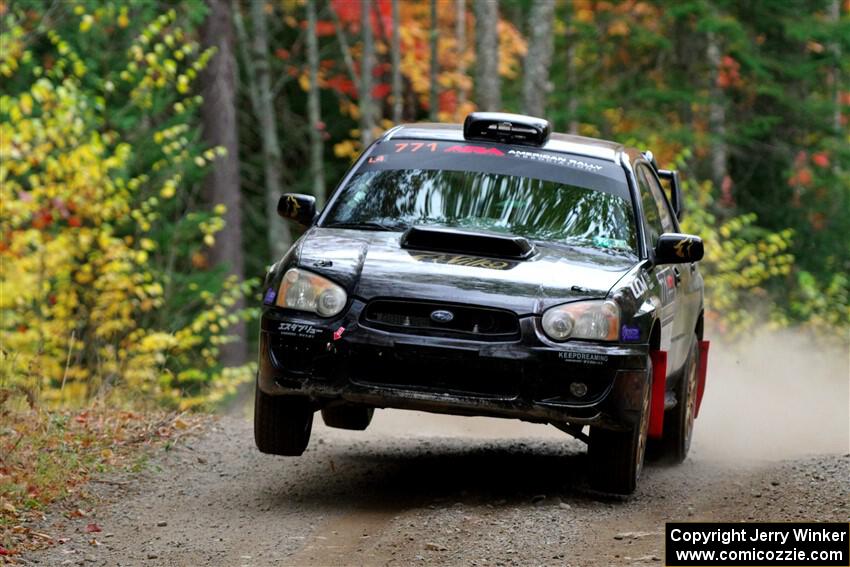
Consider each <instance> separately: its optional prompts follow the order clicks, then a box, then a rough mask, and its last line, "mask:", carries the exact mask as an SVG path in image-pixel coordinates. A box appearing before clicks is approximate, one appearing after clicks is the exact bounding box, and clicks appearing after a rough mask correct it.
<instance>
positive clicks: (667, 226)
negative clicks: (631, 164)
mask: <svg viewBox="0 0 850 567" xmlns="http://www.w3.org/2000/svg"><path fill="white" fill-rule="evenodd" d="M641 170H642V171H643V172H644V174H645V175H646V179H647V182H648V183H649V188H650V190H651V191H652V196H653V197H654V198H655V204H656V205H658V212H659V214H660V215H661V226H662V227H664V232H676V223H675V222H674V221H673V213H672V212H671V211H670V205H668V204H667V197H666V196H665V195H664V189H662V188H661V185H660V184H659V183H658V179H657V178H656V177H655V174H653V173H652V172H651V171H649V170H647V169H646V168H645V167H641Z"/></svg>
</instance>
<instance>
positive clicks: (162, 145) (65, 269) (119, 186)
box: [0, 5, 250, 407]
mask: <svg viewBox="0 0 850 567" xmlns="http://www.w3.org/2000/svg"><path fill="white" fill-rule="evenodd" d="M76 16H77V18H78V19H77V22H78V26H79V27H78V31H77V33H78V34H79V35H92V36H95V37H92V38H91V41H92V42H97V40H98V38H97V37H96V35H95V34H96V33H97V29H95V28H94V27H93V24H92V22H93V21H95V20H97V22H99V25H100V26H107V25H109V26H114V27H115V28H120V27H122V26H126V18H127V15H126V10H125V9H123V8H120V9H119V8H117V7H116V5H108V7H106V8H101V9H98V10H97V11H95V12H94V13H87V12H86V11H85V10H84V9H81V8H78V9H77V11H76ZM18 17H20V15H19V14H15V13H10V14H7V15H6V16H5V22H4V25H5V27H4V33H3V38H2V39H3V42H4V44H6V43H7V42H9V44H10V47H11V48H10V49H8V50H7V49H4V51H3V61H2V62H0V72H2V74H3V75H4V82H6V84H7V85H9V86H11V87H12V89H10V90H11V92H9V91H5V89H4V91H5V94H3V95H2V96H1V97H0V181H2V183H1V184H0V201H2V203H3V215H2V220H0V261H2V273H0V310H2V321H0V325H2V328H0V331H2V335H3V341H2V342H3V344H2V347H3V348H2V353H0V388H2V389H4V390H5V391H16V392H21V393H24V394H25V395H26V396H27V398H29V400H30V402H31V403H35V402H36V401H41V402H44V403H47V404H56V403H60V402H61V403H72V404H73V403H79V402H82V401H85V400H90V399H92V398H96V397H106V396H113V397H115V398H117V399H118V400H122V399H123V400H126V399H128V398H132V399H137V400H138V399H143V400H144V399H147V400H151V401H156V402H163V403H166V404H168V405H173V406H179V407H190V406H193V405H197V404H201V403H205V402H207V401H210V400H213V401H214V400H216V399H220V398H221V397H222V396H224V395H225V394H226V393H227V392H228V391H232V388H233V387H234V385H235V383H236V382H237V381H238V380H239V379H241V378H243V377H244V376H246V375H247V376H250V372H249V371H248V369H242V370H237V369H224V368H220V367H219V365H218V362H217V356H216V355H217V350H218V348H219V346H220V345H221V344H222V343H223V342H224V341H226V340H227V337H226V333H227V327H228V326H229V325H230V324H231V323H232V322H233V321H234V320H235V318H236V317H239V316H242V314H233V313H230V312H229V308H230V307H231V306H232V305H233V304H234V303H235V301H236V298H237V297H238V296H239V295H240V294H242V293H243V291H244V290H245V289H246V288H245V284H240V283H237V282H233V281H225V280H224V278H223V277H222V276H220V275H218V274H217V273H216V272H205V271H204V270H191V263H194V264H196V265H197V264H198V263H199V256H200V257H201V258H202V256H203V253H204V252H203V251H204V249H205V247H207V246H209V245H211V244H212V243H213V242H214V238H215V233H216V231H217V230H218V229H219V228H220V227H221V223H222V221H221V218H220V214H221V213H222V212H223V211H221V210H216V211H209V210H208V211H205V210H203V209H197V208H194V207H192V206H191V201H192V184H193V183H196V182H197V180H198V179H200V177H201V176H202V175H203V174H204V169H205V168H206V166H207V163H208V162H210V161H211V160H214V159H215V158H216V154H217V150H216V149H214V148H209V149H204V148H201V147H199V146H198V145H197V143H196V142H194V141H193V134H192V132H193V130H194V125H193V122H192V116H193V115H194V113H195V112H196V108H197V105H198V103H199V102H200V99H199V97H197V96H195V95H194V94H193V93H192V82H193V79H194V77H195V76H196V75H197V73H198V72H199V71H200V70H201V69H202V68H203V67H204V65H205V63H206V61H207V60H208V58H209V57H210V56H212V53H211V52H202V51H200V49H199V46H198V44H197V43H196V42H194V41H193V40H190V39H189V38H188V37H187V35H186V32H185V30H184V29H183V28H182V27H181V26H180V25H179V23H178V22H177V13H176V12H174V11H171V12H169V13H167V14H163V15H160V16H157V17H156V18H153V19H152V21H150V22H149V23H148V24H147V25H146V26H145V27H144V28H143V29H142V31H141V33H140V34H139V35H138V36H136V37H134V38H130V39H129V40H128V43H129V45H128V49H127V50H126V52H125V53H122V54H121V55H120V58H121V59H122V60H121V61H120V65H119V66H117V67H116V68H115V69H113V70H111V71H110V72H109V73H108V74H106V75H105V76H104V75H99V74H96V73H95V72H94V71H92V70H90V69H89V68H88V66H87V64H86V62H85V58H84V57H83V56H82V55H81V54H80V53H79V52H78V51H77V50H76V49H75V46H74V45H72V44H71V43H70V42H69V41H66V40H65V39H64V38H63V37H62V36H61V35H60V34H59V33H57V32H55V31H53V30H51V31H49V32H48V33H47V34H46V37H45V38H44V41H43V43H41V44H39V48H40V49H39V51H38V52H36V51H34V50H32V49H31V48H30V45H29V42H28V41H27V40H26V39H25V34H24V31H23V30H24V29H25V28H24V24H25V22H24V21H20V20H17V19H16V18H18ZM23 17H24V18H25V17H26V16H25V15H24V16H23ZM98 29H100V28H98ZM15 87H17V89H15ZM142 122H145V123H147V124H148V125H149V126H148V127H147V128H146V129H144V130H139V129H137V128H136V126H138V125H139V124H140V123H142ZM246 372H247V374H246Z"/></svg>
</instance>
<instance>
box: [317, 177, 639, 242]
mask: <svg viewBox="0 0 850 567" xmlns="http://www.w3.org/2000/svg"><path fill="white" fill-rule="evenodd" d="M334 225H338V226H348V227H359V228H365V229H370V228H371V229H385V230H403V229H404V228H406V227H409V226H411V225H419V226H444V227H457V228H468V229H470V230H478V231H491V232H499V233H506V234H513V235H518V236H524V237H527V238H530V239H533V240H543V241H554V242H562V243H566V244H577V245H586V246H593V247H598V248H615V249H624V250H631V251H634V250H635V231H634V222H633V216H632V210H631V207H630V205H629V203H628V202H627V201H626V200H624V199H622V198H621V197H618V196H616V195H613V194H611V193H606V192H601V191H596V190H593V189H587V188H584V187H578V186H574V185H568V184H564V183H556V182H553V181H546V180H540V179H532V178H529V177H519V176H513V175H502V174H493V173H484V172H475V171H448V170H426V169H403V170H387V169H383V170H373V171H364V172H361V173H359V174H358V175H356V176H355V177H354V178H352V179H351V181H350V182H349V183H348V185H346V186H345V187H344V188H343V189H342V190H341V193H340V195H339V197H338V198H337V199H336V200H335V203H334V206H333V208H332V210H330V211H329V213H328V215H327V217H326V218H325V220H324V222H323V226H326V227H331V226H334Z"/></svg>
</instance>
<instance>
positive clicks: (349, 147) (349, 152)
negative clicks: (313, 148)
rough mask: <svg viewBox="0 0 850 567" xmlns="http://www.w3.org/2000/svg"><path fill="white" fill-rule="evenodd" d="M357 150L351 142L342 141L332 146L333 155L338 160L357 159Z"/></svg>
mask: <svg viewBox="0 0 850 567" xmlns="http://www.w3.org/2000/svg"><path fill="white" fill-rule="evenodd" d="M357 153H358V149H357V145H355V142H354V141H353V140H343V141H342V142H339V143H338V144H334V155H335V156H336V157H338V158H349V159H354V158H355V157H357Z"/></svg>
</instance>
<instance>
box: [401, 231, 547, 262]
mask: <svg viewBox="0 0 850 567" xmlns="http://www.w3.org/2000/svg"><path fill="white" fill-rule="evenodd" d="M401 247H402V248H406V249H409V250H427V251H431V252H454V253H457V254H469V255H473V256H490V257H493V258H512V259H516V260H524V259H526V258H530V257H531V256H533V255H534V252H535V250H534V245H533V244H532V243H531V242H529V241H528V239H526V238H523V237H522V236H510V235H503V234H493V233H489V232H470V231H466V230H459V229H455V228H435V227H421V226H413V227H410V228H409V229H407V230H406V231H405V232H404V234H403V235H402V237H401Z"/></svg>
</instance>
